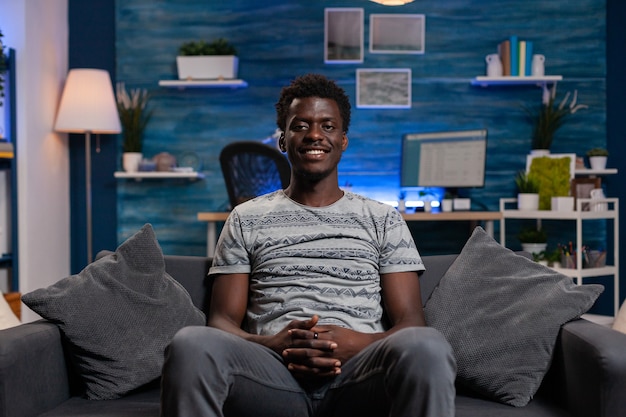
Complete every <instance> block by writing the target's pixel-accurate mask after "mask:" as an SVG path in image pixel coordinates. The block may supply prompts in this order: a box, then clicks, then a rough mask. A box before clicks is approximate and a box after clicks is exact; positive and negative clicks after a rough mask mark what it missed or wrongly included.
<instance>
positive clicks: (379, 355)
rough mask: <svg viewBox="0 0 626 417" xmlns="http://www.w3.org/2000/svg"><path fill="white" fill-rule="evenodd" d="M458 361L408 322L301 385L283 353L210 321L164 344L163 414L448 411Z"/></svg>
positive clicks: (436, 338)
mask: <svg viewBox="0 0 626 417" xmlns="http://www.w3.org/2000/svg"><path fill="white" fill-rule="evenodd" d="M455 374H456V364H455V361H454V357H453V355H452V349H451V348H450V345H449V344H448V342H447V341H446V340H445V339H444V337H443V336H442V335H441V333H439V332H438V331H437V330H435V329H432V328H429V327H411V328H406V329H403V330H400V331H398V332H396V333H394V334H392V335H390V336H388V337H386V338H384V339H382V340H379V341H377V342H375V343H372V344H371V345H370V346H368V347H367V348H365V349H363V351H361V352H359V354H358V355H356V356H354V357H353V358H352V359H350V360H349V361H347V362H346V363H345V364H344V365H343V366H342V368H341V374H340V375H338V376H336V377H334V378H329V379H328V380H327V381H326V382H324V383H320V384H317V385H315V386H306V387H305V386H303V385H301V384H300V383H299V382H298V381H297V380H296V379H295V378H294V377H293V376H292V375H291V373H290V372H289V371H288V370H287V367H286V366H285V364H284V363H283V361H282V359H281V357H280V356H279V355H278V354H276V353H275V352H273V351H272V350H270V349H267V348H265V347H264V346H261V345H259V344H256V343H253V342H248V341H246V340H244V339H242V338H240V337H238V336H235V335H232V334H230V333H227V332H224V331H221V330H217V329H214V328H210V327H196V326H192V327H186V328H184V329H182V330H180V331H179V332H178V333H177V334H176V335H175V336H174V338H173V340H172V342H171V343H170V345H169V346H168V348H167V349H166V354H165V365H164V367H163V377H162V387H161V388H162V391H161V415H162V417H218V416H219V417H221V416H226V417H288V416H289V417H291V416H293V417H306V416H310V417H318V416H324V417H330V416H360V417H368V416H371V417H383V416H392V417H420V416H421V417H448V416H449V417H452V416H454V398H455V388H454V379H455Z"/></svg>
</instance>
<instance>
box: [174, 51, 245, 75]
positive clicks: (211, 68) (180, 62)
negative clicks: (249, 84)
mask: <svg viewBox="0 0 626 417" xmlns="http://www.w3.org/2000/svg"><path fill="white" fill-rule="evenodd" d="M176 66H177V68H178V79H180V80H190V79H191V80H217V79H235V78H237V72H238V67H239V59H238V58H237V57H236V56H234V55H211V56H177V57H176Z"/></svg>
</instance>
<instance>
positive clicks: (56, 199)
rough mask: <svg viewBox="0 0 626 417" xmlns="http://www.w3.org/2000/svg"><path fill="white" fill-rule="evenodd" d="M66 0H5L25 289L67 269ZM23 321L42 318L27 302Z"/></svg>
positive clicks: (1, 20) (1, 4)
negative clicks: (62, 126)
mask: <svg viewBox="0 0 626 417" xmlns="http://www.w3.org/2000/svg"><path fill="white" fill-rule="evenodd" d="M67 7H68V5H67V0H0V28H1V29H2V32H3V34H4V35H5V36H4V43H5V45H6V46H8V47H11V48H13V49H15V51H16V58H17V63H16V65H17V73H16V75H17V90H16V91H17V150H18V152H17V164H18V174H17V175H18V215H19V223H18V228H19V237H18V239H19V274H20V275H19V278H20V291H21V292H22V293H27V292H30V291H32V290H34V289H36V288H40V287H45V286H48V285H50V284H52V283H54V282H56V281H58V280H59V279H61V278H64V277H66V276H67V275H68V274H69V271H70V235H69V230H70V225H69V213H70V208H69V152H68V146H67V136H66V135H61V134H57V133H55V132H54V131H53V126H54V118H55V115H56V109H57V105H58V101H59V98H60V96H61V91H62V87H63V82H64V80H65V77H66V75H67V71H68V52H67V51H68V36H69V35H68V12H67ZM22 311H23V317H22V318H23V320H24V321H31V320H34V319H37V318H38V316H37V315H36V314H35V313H34V312H32V311H30V310H29V309H28V308H26V307H25V306H23V310H22Z"/></svg>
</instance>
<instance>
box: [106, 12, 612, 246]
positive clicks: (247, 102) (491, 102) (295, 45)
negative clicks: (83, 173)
mask: <svg viewBox="0 0 626 417" xmlns="http://www.w3.org/2000/svg"><path fill="white" fill-rule="evenodd" d="M261 3H262V4H261ZM325 7H362V8H364V11H365V39H366V43H365V48H366V53H365V60H364V62H363V63H362V64H333V65H331V64H324V60H323V38H324V8H325ZM371 13H423V14H425V15H426V53H425V54H424V55H399V54H370V53H369V52H368V45H369V42H368V36H369V15H370V14H371ZM605 13H606V6H605V2H604V1H600V0H579V1H577V2H576V5H575V6H572V3H571V2H569V1H567V0H559V1H552V2H528V1H523V0H507V1H485V0H483V1H467V0H465V1H461V0H446V1H445V2H440V1H436V0H420V1H416V2H414V3H411V4H409V5H406V6H402V7H384V6H380V5H377V4H375V3H372V2H369V1H363V0H360V1H355V0H351V1H350V0H348V1H343V2H333V1H308V0H296V1H278V0H274V1H265V2H258V1H253V0H233V1H229V2H219V4H218V2H215V1H206V0H190V1H185V2H179V1H173V0H172V1H165V0H161V1H158V2H155V1H152V0H125V1H123V2H118V3H117V5H116V25H117V26H116V36H117V41H116V59H117V69H116V71H117V79H118V80H119V81H124V82H125V83H126V84H127V85H128V86H129V87H143V88H147V89H149V90H150V92H151V93H152V94H153V101H152V107H153V109H154V115H153V119H152V121H151V122H150V125H149V127H148V131H147V134H146V139H145V148H144V154H146V155H147V156H153V155H155V154H157V153H159V152H161V151H167V152H170V153H172V154H174V155H177V156H179V155H181V154H182V153H184V152H187V151H193V152H196V153H197V154H198V155H199V156H200V158H201V159H202V161H203V172H204V173H205V174H206V179H204V180H202V181H199V182H193V183H190V182H185V181H161V182H150V181H143V182H134V181H118V191H117V197H118V203H117V204H118V210H117V213H118V228H117V230H118V241H120V242H121V241H122V240H124V239H125V238H126V237H128V236H129V235H131V234H132V233H134V231H136V230H137V229H138V228H139V227H140V226H141V225H142V224H143V223H145V222H151V223H152V224H153V225H154V226H155V228H156V230H157V233H158V236H159V240H160V242H161V244H162V246H163V249H164V251H165V252H167V253H178V254H203V253H204V251H205V244H206V240H205V225H204V224H202V223H199V222H198V221H197V220H196V213H197V212H198V211H213V210H221V209H224V208H225V207H226V204H227V196H226V190H225V188H224V184H223V181H222V176H221V172H220V170H219V163H218V159H217V156H218V153H219V151H220V149H221V148H222V147H223V146H224V145H225V144H226V143H229V142H231V141H235V140H262V139H263V138H266V137H267V136H269V135H270V134H271V133H272V132H273V131H274V128H275V115H274V107H273V104H274V102H275V101H276V98H277V97H278V94H279V91H280V88H281V87H282V86H283V85H285V84H287V83H288V82H289V81H290V80H291V79H292V78H293V77H295V76H296V75H299V74H303V73H306V72H321V73H323V74H326V75H327V76H329V77H331V78H333V79H336V80H338V82H339V83H340V84H341V85H342V86H343V87H344V88H345V89H346V91H347V92H348V93H349V94H350V96H351V98H352V100H353V102H355V97H356V96H355V72H356V69H357V68H410V69H411V70H412V76H413V83H412V90H413V94H412V96H413V97H412V100H413V102H412V108H411V109H393V110H389V109H387V110H381V109H355V110H354V116H353V125H352V127H351V130H350V134H349V138H350V146H349V150H348V152H347V153H346V154H345V156H344V160H343V161H342V164H341V166H340V181H341V182H342V183H343V182H350V183H352V184H353V190H354V191H356V192H361V193H363V194H366V195H369V196H371V197H374V198H377V199H381V200H395V199H396V197H397V195H398V191H399V188H398V184H399V179H398V175H399V162H400V146H401V137H402V135H403V134H404V133H408V132H417V131H427V130H436V129H466V128H468V129H473V128H487V129H488V131H489V145H488V160H487V177H486V186H485V187H484V188H483V189H476V190H472V191H471V197H472V198H473V201H481V202H483V204H484V205H485V206H486V208H487V209H489V210H497V209H498V199H499V198H500V197H512V196H514V194H515V189H514V183H513V178H514V175H515V173H516V172H517V171H518V170H520V169H522V168H523V167H524V166H525V158H526V154H527V153H528V151H529V149H530V139H529V135H530V127H529V125H528V124H527V123H526V121H525V120H524V113H523V111H522V109H521V106H522V105H523V104H526V105H527V104H535V103H537V104H538V103H539V102H540V100H541V90H540V89H539V88H536V87H500V88H495V87H490V88H481V87H473V86H471V85H470V79H471V78H473V77H474V76H476V75H482V74H484V71H485V62H484V56H485V55H487V54H489V53H493V52H495V50H496V45H497V43H498V42H499V41H501V40H503V39H504V38H506V37H508V36H509V35H511V34H516V35H517V36H518V37H520V38H522V39H528V40H532V41H533V42H534V44H535V51H536V52H537V53H542V54H544V55H545V56H546V73H547V74H561V75H563V77H564V81H563V82H561V83H559V86H558V91H559V97H562V95H563V94H564V93H565V92H566V91H569V90H574V89H577V90H578V91H579V102H581V103H584V104H588V105H589V106H590V108H589V110H585V111H582V112H579V113H577V114H576V116H575V117H574V118H572V119H571V121H570V122H569V123H568V124H567V125H566V126H565V127H564V128H563V129H562V130H561V131H560V132H559V135H558V137H557V138H556V140H555V143H554V145H553V148H552V151H553V152H575V153H577V154H579V155H582V154H584V152H585V150H587V149H588V148H590V147H593V146H606V105H605V103H606V46H605V45H606V40H605V38H606V33H605V31H606V20H605ZM217 37H226V38H228V39H229V40H230V41H232V42H233V43H234V44H235V45H236V46H237V48H238V50H239V58H240V72H239V76H240V78H243V79H245V80H246V81H247V82H248V83H249V87H248V88H245V89H188V90H177V89H166V88H160V87H159V86H158V84H157V83H158V81H159V80H161V79H174V78H176V66H175V57H176V53H177V49H178V47H179V45H180V44H181V43H182V42H184V41H187V40H191V39H208V40H211V39H214V38H217ZM418 227H420V229H419V230H417V231H415V233H416V234H420V235H423V234H425V233H428V234H429V235H432V234H433V233H434V234H436V235H437V239H429V241H433V240H434V241H436V242H439V243H438V244H435V245H434V246H432V247H430V246H429V245H430V243H427V242H424V243H423V244H420V243H421V242H420V239H419V237H418V236H416V239H417V240H418V244H419V245H420V246H421V247H422V248H423V251H426V252H428V251H431V250H432V251H450V250H456V249H457V247H451V246H450V244H449V243H448V242H449V241H450V240H451V239H449V237H450V236H452V235H453V234H454V230H452V231H451V230H447V229H455V228H454V227H452V228H447V229H446V227H443V226H442V225H424V226H423V227H422V226H418ZM456 229H457V230H458V228H456ZM556 229H558V226H556ZM509 230H510V229H509ZM463 232H465V230H464V231H463ZM552 239H553V241H554V243H556V241H557V240H559V241H560V240H568V239H571V236H569V235H565V236H561V235H559V234H558V233H556V234H554V233H553V234H552ZM511 240H514V238H513V237H511ZM461 243H462V240H461Z"/></svg>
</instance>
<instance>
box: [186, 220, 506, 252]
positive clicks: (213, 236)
mask: <svg viewBox="0 0 626 417" xmlns="http://www.w3.org/2000/svg"><path fill="white" fill-rule="evenodd" d="M228 214H229V213H228V212H199V213H198V220H200V221H202V222H207V241H206V242H207V256H208V257H213V255H214V254H215V245H216V244H217V222H223V221H225V220H226V218H227V217H228ZM402 217H403V218H404V220H405V221H406V222H418V221H447V222H451V221H470V222H472V223H473V224H475V223H477V222H479V221H484V222H485V231H486V232H487V233H488V234H489V236H491V237H493V222H494V220H498V221H500V220H502V213H500V212H499V211H451V212H446V213H425V212H419V213H403V214H402Z"/></svg>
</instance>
